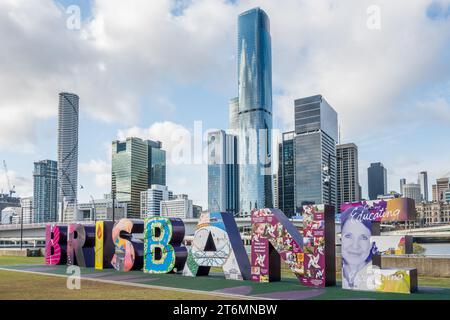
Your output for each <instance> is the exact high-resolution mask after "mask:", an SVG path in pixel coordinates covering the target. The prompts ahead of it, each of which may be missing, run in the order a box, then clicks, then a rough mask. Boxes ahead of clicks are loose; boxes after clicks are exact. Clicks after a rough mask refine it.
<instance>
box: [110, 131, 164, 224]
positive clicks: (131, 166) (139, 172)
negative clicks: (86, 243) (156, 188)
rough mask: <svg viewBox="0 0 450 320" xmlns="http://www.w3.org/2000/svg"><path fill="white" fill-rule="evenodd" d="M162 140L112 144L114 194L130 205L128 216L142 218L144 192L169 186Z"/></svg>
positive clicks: (112, 190)
mask: <svg viewBox="0 0 450 320" xmlns="http://www.w3.org/2000/svg"><path fill="white" fill-rule="evenodd" d="M161 147H162V144H161V142H159V141H151V140H142V139H139V138H134V137H129V138H127V139H126V140H125V141H113V142H112V171H111V173H112V175H111V193H112V195H113V197H114V198H115V199H116V200H117V202H119V203H126V204H127V217H128V218H135V219H139V218H140V216H141V208H140V204H141V202H140V201H141V192H142V191H147V190H148V189H150V188H151V186H152V185H154V184H159V185H165V184H166V153H165V151H164V150H162V149H161Z"/></svg>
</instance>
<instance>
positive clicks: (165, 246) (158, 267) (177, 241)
mask: <svg viewBox="0 0 450 320" xmlns="http://www.w3.org/2000/svg"><path fill="white" fill-rule="evenodd" d="M144 224H145V233H144V252H145V257H144V272H147V273H169V272H173V271H178V270H183V267H184V264H185V263H186V258H187V249H186V247H184V246H181V243H182V242H183V239H184V222H183V220H181V219H178V218H165V217H152V218H149V219H146V220H145V222H144Z"/></svg>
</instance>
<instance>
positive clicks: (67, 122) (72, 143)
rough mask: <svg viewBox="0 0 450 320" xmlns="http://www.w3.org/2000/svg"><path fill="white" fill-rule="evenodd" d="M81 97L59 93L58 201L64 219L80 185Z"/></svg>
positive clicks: (60, 218)
mask: <svg viewBox="0 0 450 320" xmlns="http://www.w3.org/2000/svg"><path fill="white" fill-rule="evenodd" d="M79 100H80V99H79V97H78V96H77V95H76V94H73V93H67V92H62V93H60V94H59V108H58V203H60V205H59V208H58V210H59V220H60V221H63V220H64V219H65V218H64V216H63V215H64V213H65V207H66V206H67V204H68V203H73V204H76V201H77V187H78V113H79V108H78V105H79Z"/></svg>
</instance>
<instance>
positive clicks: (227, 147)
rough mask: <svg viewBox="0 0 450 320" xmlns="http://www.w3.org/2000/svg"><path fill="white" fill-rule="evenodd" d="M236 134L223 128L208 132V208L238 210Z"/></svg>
mask: <svg viewBox="0 0 450 320" xmlns="http://www.w3.org/2000/svg"><path fill="white" fill-rule="evenodd" d="M238 182H239V180H238V166H237V140H236V136H234V135H229V134H226V133H225V131H223V130H218V131H213V132H209V133H208V210H209V211H210V212H231V213H233V214H237V213H238V212H239V197H238V192H239V185H238Z"/></svg>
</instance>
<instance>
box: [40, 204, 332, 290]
mask: <svg viewBox="0 0 450 320" xmlns="http://www.w3.org/2000/svg"><path fill="white" fill-rule="evenodd" d="M251 222H252V235H251V240H252V241H251V243H252V245H251V252H250V259H249V254H248V253H247V251H246V250H245V247H244V244H243V242H242V239H241V237H240V234H239V230H238V226H237V224H236V222H235V220H234V217H233V215H232V214H231V213H224V212H213V213H202V214H201V215H200V217H199V221H198V224H197V226H196V230H195V233H194V237H193V240H192V244H191V247H190V248H189V250H188V248H187V247H185V246H184V245H183V240H184V236H185V226H184V222H183V221H182V220H181V219H178V218H169V217H159V216H158V217H150V218H147V219H145V220H139V219H121V220H120V221H118V222H117V223H113V222H111V221H97V222H96V223H95V225H94V224H92V225H84V224H77V223H74V224H69V225H57V224H49V225H47V226H46V245H45V263H46V264H47V265H64V264H67V265H78V266H80V267H85V268H95V269H107V268H114V269H116V270H118V271H123V272H128V271H131V270H143V272H146V273H152V274H161V273H178V274H182V275H183V276H190V277H197V276H207V275H208V274H209V271H210V268H211V267H220V268H222V270H223V273H224V276H225V278H226V279H230V280H252V281H256V282H272V281H279V280H280V279H281V260H283V261H284V262H285V263H286V264H287V265H288V266H289V268H290V270H291V271H292V272H293V273H294V274H295V275H296V277H297V278H298V280H299V282H300V283H301V284H303V285H306V286H311V287H325V286H332V285H335V283H336V280H335V274H336V272H335V218H334V208H333V207H331V206H326V205H309V206H304V207H303V230H302V231H299V230H297V228H296V227H295V226H294V225H293V223H292V222H291V221H290V220H289V219H288V218H287V217H286V215H285V214H284V213H283V212H282V211H280V210H278V209H255V210H253V211H252V214H251ZM136 234H144V238H143V241H142V240H140V239H137V238H136V237H135V235H136ZM275 253H277V254H275Z"/></svg>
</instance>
